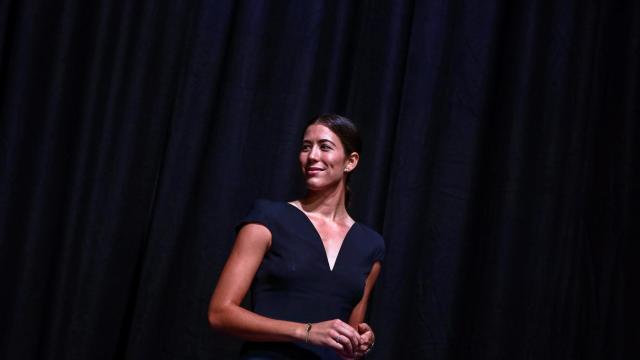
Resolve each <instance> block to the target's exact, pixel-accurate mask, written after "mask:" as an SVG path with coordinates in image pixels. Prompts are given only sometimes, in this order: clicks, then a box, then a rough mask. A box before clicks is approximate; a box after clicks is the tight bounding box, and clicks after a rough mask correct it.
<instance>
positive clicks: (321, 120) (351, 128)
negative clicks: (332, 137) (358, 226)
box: [305, 114, 362, 206]
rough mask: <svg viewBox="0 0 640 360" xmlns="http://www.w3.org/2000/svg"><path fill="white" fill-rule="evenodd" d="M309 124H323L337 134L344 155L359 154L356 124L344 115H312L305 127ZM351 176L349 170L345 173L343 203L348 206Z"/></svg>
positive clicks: (358, 134) (359, 144) (360, 142)
mask: <svg viewBox="0 0 640 360" xmlns="http://www.w3.org/2000/svg"><path fill="white" fill-rule="evenodd" d="M311 125H323V126H326V127H327V128H328V129H329V130H331V131H332V132H333V133H334V134H336V135H337V136H338V138H339V139H340V142H342V146H343V147H344V154H345V156H349V155H351V153H354V152H357V153H358V154H360V151H361V149H362V139H361V138H360V133H359V132H358V128H357V127H356V125H355V124H354V123H353V122H352V121H351V120H349V119H347V118H346V117H344V116H340V115H337V114H322V115H316V116H314V117H313V118H312V119H311V121H309V123H308V124H307V126H305V129H306V128H308V127H309V126H311ZM350 178H351V172H349V173H347V179H346V181H345V186H346V189H345V190H346V192H345V199H344V202H345V205H346V206H349V204H350V203H351V189H350V188H349V179H350Z"/></svg>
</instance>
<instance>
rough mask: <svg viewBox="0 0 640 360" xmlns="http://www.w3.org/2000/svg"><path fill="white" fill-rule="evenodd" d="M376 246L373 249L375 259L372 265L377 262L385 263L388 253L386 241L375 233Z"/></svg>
mask: <svg viewBox="0 0 640 360" xmlns="http://www.w3.org/2000/svg"><path fill="white" fill-rule="evenodd" d="M375 234H376V236H375V242H374V243H375V245H374V249H373V258H372V261H371V262H372V263H374V262H376V261H380V262H383V260H384V255H385V252H386V249H385V246H384V239H383V238H382V236H380V235H379V234H378V233H375Z"/></svg>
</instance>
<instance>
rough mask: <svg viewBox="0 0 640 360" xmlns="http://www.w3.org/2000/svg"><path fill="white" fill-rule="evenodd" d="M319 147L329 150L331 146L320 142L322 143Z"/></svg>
mask: <svg viewBox="0 0 640 360" xmlns="http://www.w3.org/2000/svg"><path fill="white" fill-rule="evenodd" d="M320 149H321V150H331V146H329V145H327V144H322V145H320Z"/></svg>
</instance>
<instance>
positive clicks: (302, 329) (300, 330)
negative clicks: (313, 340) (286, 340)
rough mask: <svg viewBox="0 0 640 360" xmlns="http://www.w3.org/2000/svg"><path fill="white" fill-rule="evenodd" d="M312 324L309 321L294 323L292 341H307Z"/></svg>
mask: <svg viewBox="0 0 640 360" xmlns="http://www.w3.org/2000/svg"><path fill="white" fill-rule="evenodd" d="M312 327H313V326H312V324H310V323H296V325H295V330H294V334H293V340H294V341H301V342H309V336H310V335H311V328H312Z"/></svg>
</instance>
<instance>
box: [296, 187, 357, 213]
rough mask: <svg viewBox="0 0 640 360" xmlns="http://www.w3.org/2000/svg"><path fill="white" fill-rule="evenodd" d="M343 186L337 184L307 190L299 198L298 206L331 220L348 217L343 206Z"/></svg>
mask: <svg viewBox="0 0 640 360" xmlns="http://www.w3.org/2000/svg"><path fill="white" fill-rule="evenodd" d="M344 203H345V187H344V184H342V183H340V184H339V186H336V187H335V188H330V189H323V190H319V191H312V190H309V191H308V192H307V195H306V196H305V197H304V198H302V199H301V200H300V206H301V207H302V209H303V210H304V211H306V212H312V213H315V214H318V215H320V216H322V217H323V218H325V219H330V220H331V221H336V220H344V219H348V218H349V214H347V209H346V208H345V205H344Z"/></svg>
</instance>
